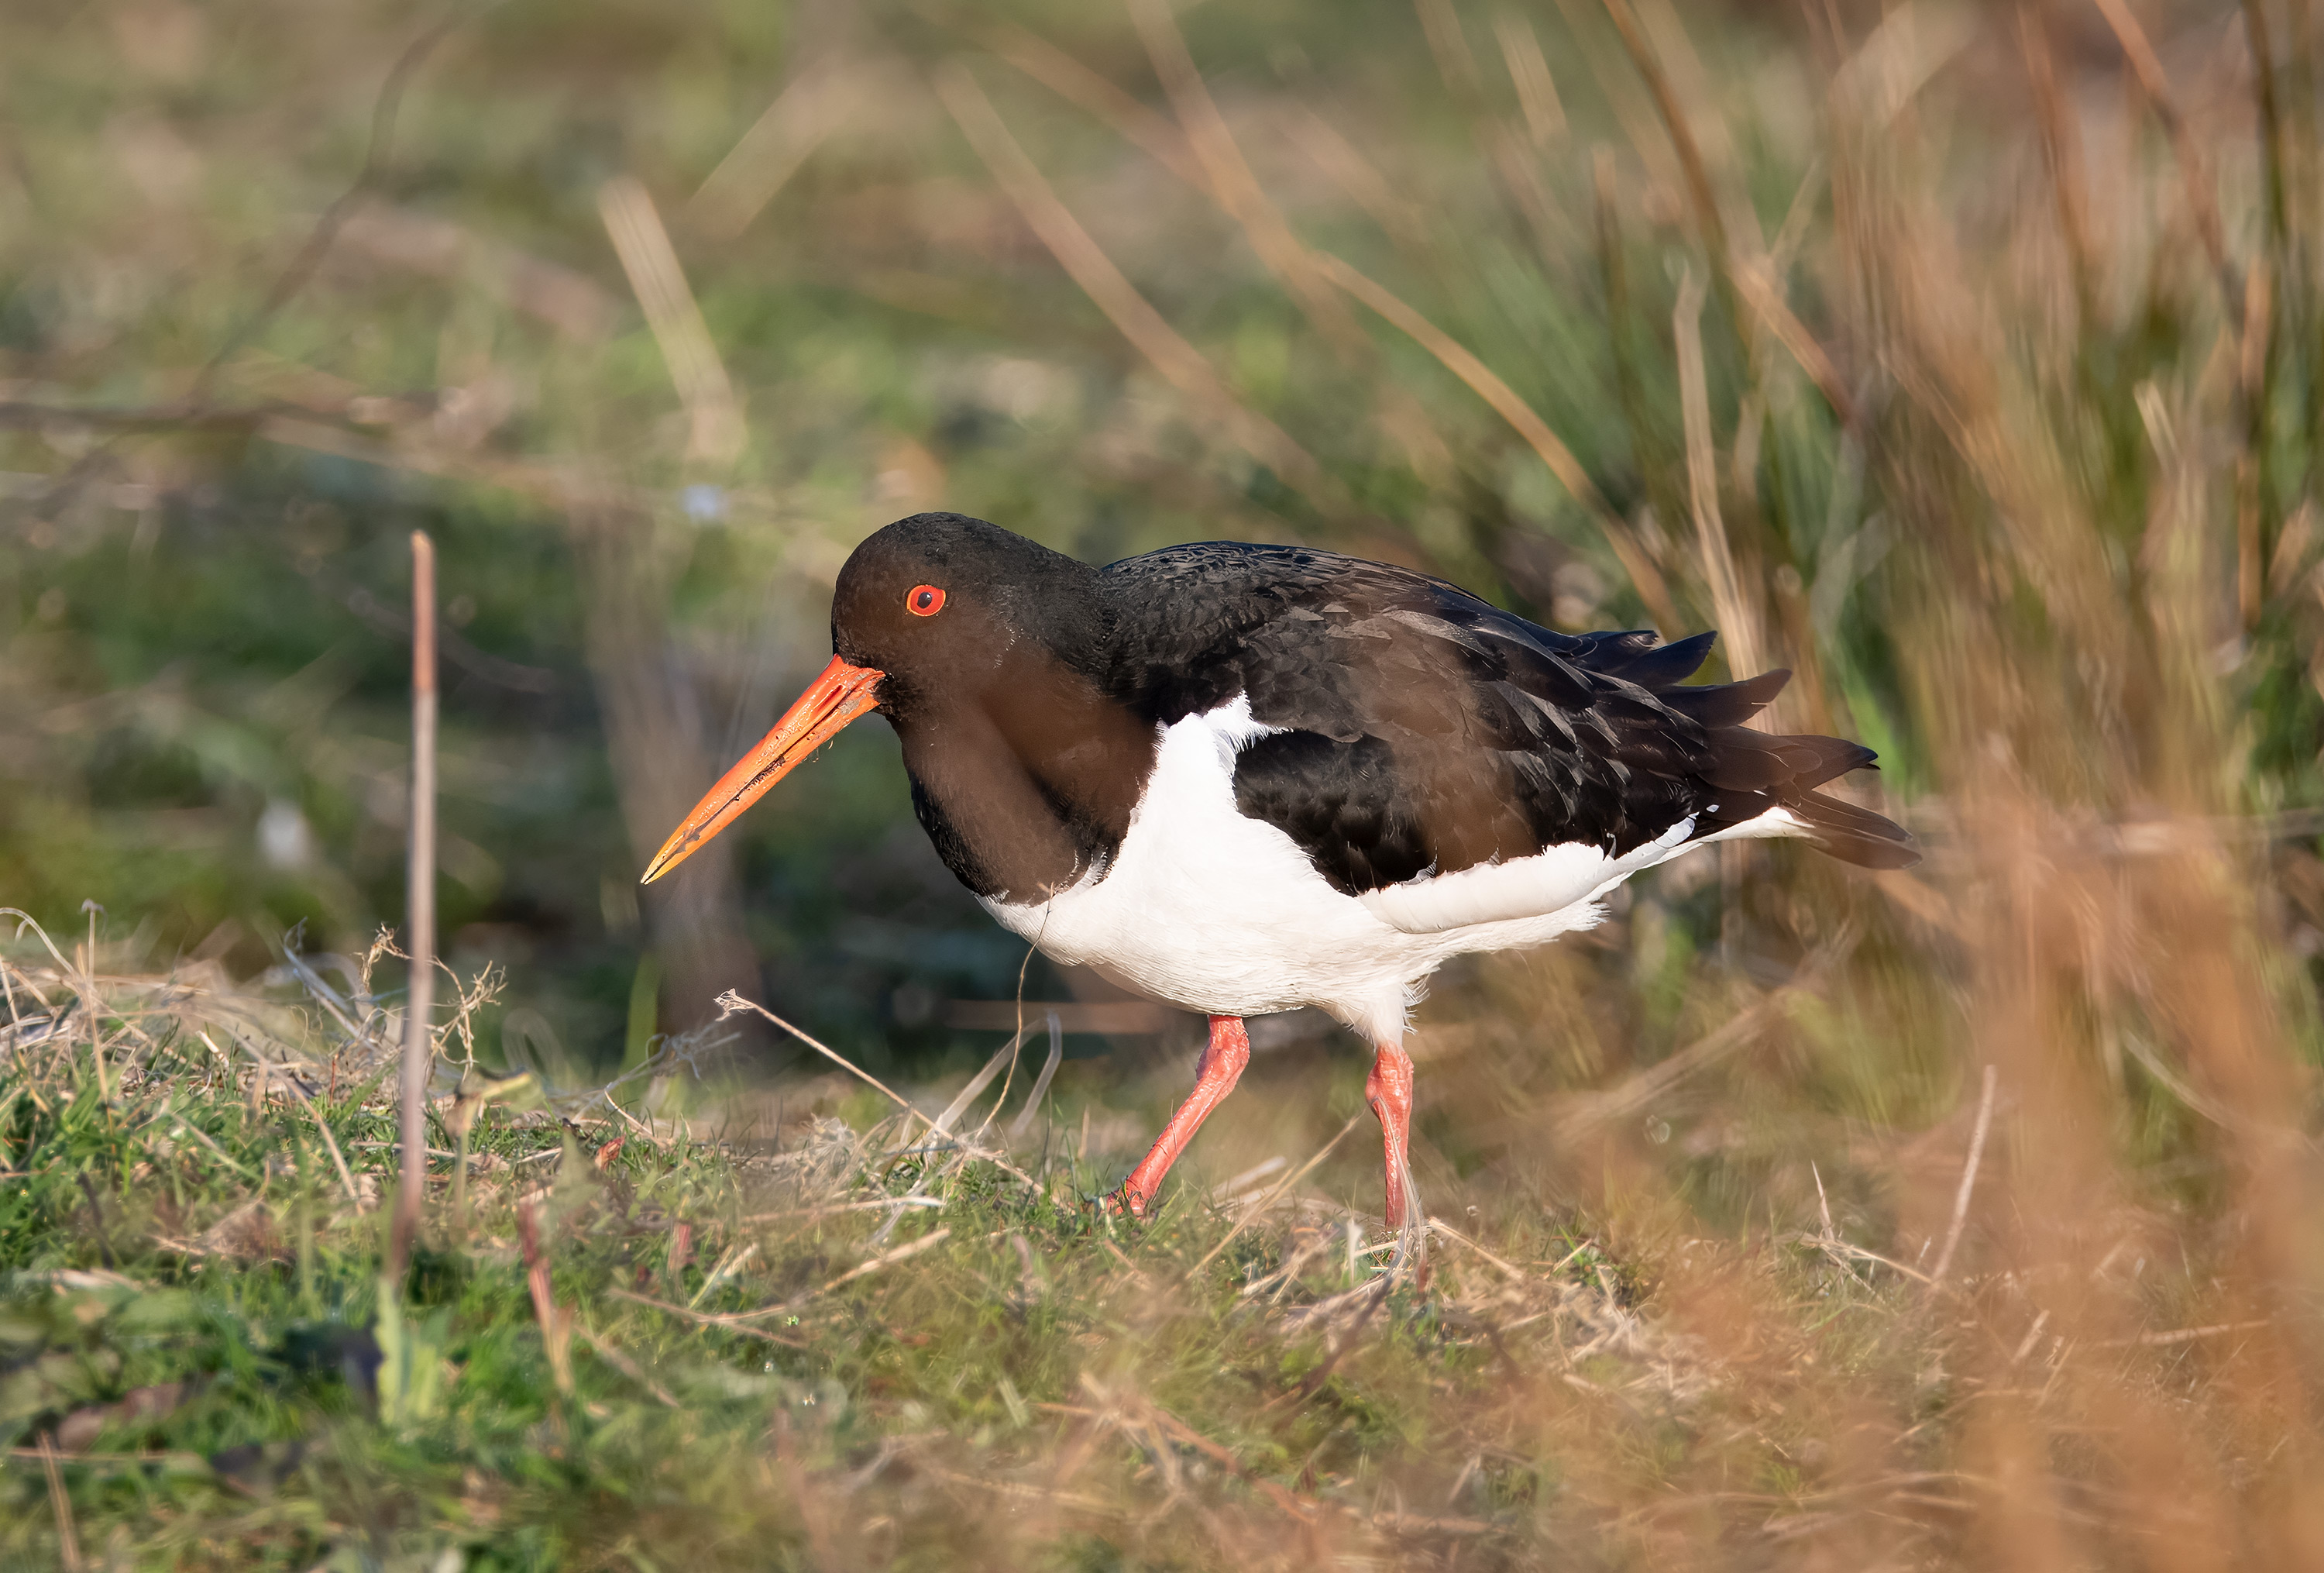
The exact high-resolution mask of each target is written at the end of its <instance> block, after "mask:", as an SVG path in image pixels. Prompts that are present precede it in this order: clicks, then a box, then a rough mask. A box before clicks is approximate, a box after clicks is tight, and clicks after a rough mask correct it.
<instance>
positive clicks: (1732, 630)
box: [1671, 269, 1771, 726]
mask: <svg viewBox="0 0 2324 1573" xmlns="http://www.w3.org/2000/svg"><path fill="white" fill-rule="evenodd" d="M1671 336H1672V340H1673V342H1674V345H1675V346H1676V347H1677V360H1678V386H1679V409H1680V412H1681V413H1682V415H1683V417H1684V423H1685V429H1686V479H1687V501H1688V504H1689V505H1690V511H1691V512H1692V515H1693V518H1694V541H1695V550H1696V552H1697V555H1698V557H1699V559H1700V560H1701V565H1702V576H1703V578H1704V579H1705V581H1707V582H1708V584H1709V586H1710V588H1711V611H1712V613H1713V614H1714V617H1715V621H1716V624H1717V626H1718V628H1719V634H1720V639H1721V640H1723V641H1724V642H1725V643H1726V645H1727V667H1728V670H1729V671H1731V672H1733V673H1735V674H1736V675H1737V676H1738V677H1740V676H1742V675H1744V674H1746V673H1748V672H1757V671H1764V670H1766V664H1767V663H1766V659H1765V658H1766V650H1765V647H1764V642H1763V640H1762V639H1761V636H1760V633H1759V610H1758V606H1757V598H1756V597H1754V598H1753V599H1750V600H1747V599H1745V598H1744V594H1743V581H1742V577H1741V576H1740V575H1739V574H1738V572H1737V571H1736V568H1735V552H1734V549H1733V547H1731V546H1730V545H1729V542H1728V539H1727V524H1726V522H1725V521H1724V520H1723V519H1722V518H1721V517H1720V511H1719V456H1718V454H1717V452H1716V450H1715V449H1713V447H1712V441H1711V395H1710V392H1709V384H1707V383H1706V382H1705V381H1704V378H1703V375H1702V285H1701V282H1700V281H1699V280H1697V279H1696V278H1695V276H1694V273H1693V271H1692V269H1689V270H1688V271H1687V273H1686V274H1685V276H1684V277H1683V278H1682V279H1681V280H1680V281H1679V290H1678V303H1677V304H1676V305H1675V306H1674V307H1673V308H1672V310H1671ZM1763 714H1764V713H1763ZM1752 719H1753V720H1754V721H1756V722H1759V723H1760V724H1761V725H1762V726H1767V725H1770V724H1771V723H1770V722H1769V721H1767V720H1765V719H1763V718H1762V717H1752Z"/></svg>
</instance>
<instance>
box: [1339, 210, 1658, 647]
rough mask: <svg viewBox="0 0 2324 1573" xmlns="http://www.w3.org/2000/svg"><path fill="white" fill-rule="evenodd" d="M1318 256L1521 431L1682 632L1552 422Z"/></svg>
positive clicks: (1650, 571)
mask: <svg viewBox="0 0 2324 1573" xmlns="http://www.w3.org/2000/svg"><path fill="white" fill-rule="evenodd" d="M1314 258H1315V263H1316V265H1317V267H1318V268H1320V269H1321V270H1322V272H1323V276H1324V277H1325V278H1328V279H1329V280H1331V281H1332V282H1333V283H1334V284H1337V285H1338V286H1339V287H1340V288H1341V289H1342V290H1345V291H1347V292H1348V293H1350V294H1351V295H1353V296H1354V297H1355V298H1356V299H1357V300H1359V301H1362V302H1363V303H1364V304H1365V305H1367V306H1369V307H1370V308H1371V309H1372V310H1374V311H1377V312H1379V314H1380V316H1382V317H1383V318H1386V319H1388V322H1389V323H1390V324H1391V325H1392V326H1394V327H1395V328H1397V329H1399V330H1400V331H1401V332H1403V333H1404V334H1406V336H1407V337H1409V338H1411V339H1412V340H1413V341H1414V342H1415V343H1416V344H1418V345H1419V346H1420V347H1422V348H1423V349H1425V350H1426V351H1428V353H1429V354H1431V355H1433V356H1435V357H1436V358H1437V360H1438V361H1439V362H1441V363H1442V364H1443V366H1444V369H1445V370H1447V371H1449V372H1451V373H1452V375H1454V376H1456V377H1459V378H1460V379H1461V380H1462V382H1464V383H1466V384H1469V386H1470V388H1471V390H1473V391H1474V392H1475V393H1476V394H1477V396H1478V397H1479V398H1481V399H1483V400H1484V401H1485V403H1488V404H1490V405H1491V406H1492V407H1493V409H1494V411H1495V412H1497V413H1498V414H1499V416H1500V417H1501V419H1502V420H1504V421H1508V423H1509V424H1510V426H1512V427H1513V428H1515V429H1516V430H1517V435H1518V436H1520V437H1522V438H1524V439H1525V440H1526V445H1527V446H1528V447H1530V448H1531V449H1533V450H1534V452H1535V454H1537V455H1538V456H1539V457H1540V458H1541V461H1542V463H1543V464H1545V465H1546V466H1548V467H1549V472H1550V474H1552V475H1554V476H1555V477H1557V479H1558V484H1559V485H1561V486H1563V487H1565V489H1566V491H1567V492H1568V493H1569V494H1570V495H1572V498H1573V500H1574V501H1575V502H1577V503H1579V504H1582V507H1583V508H1584V509H1586V510H1588V512H1589V513H1590V514H1591V517H1592V518H1593V519H1594V520H1595V521H1596V522H1597V524H1598V528H1599V530H1600V533H1602V534H1603V535H1604V536H1605V538H1606V542H1607V544H1608V545H1609V546H1610V547H1612V548H1613V550H1614V554H1615V555H1616V556H1617V557H1618V558H1619V559H1620V560H1621V563H1622V568H1623V570H1624V571H1625V572H1627V573H1628V575H1629V576H1630V582H1631V583H1632V584H1633V585H1634V586H1635V587H1637V591H1638V595H1639V597H1641V598H1642V599H1644V600H1645V601H1646V606H1647V608H1648V609H1649V610H1650V611H1652V612H1653V613H1654V614H1655V617H1656V618H1658V619H1660V620H1661V622H1662V625H1663V626H1664V627H1665V628H1673V629H1674V628H1677V627H1680V626H1682V625H1683V620H1682V619H1681V618H1680V616H1679V615H1678V608H1677V606H1675V604H1674V603H1673V602H1672V600H1671V598H1670V591H1669V589H1668V588H1666V587H1665V585H1664V582H1663V577H1662V574H1661V572H1660V570H1658V569H1656V568H1655V566H1654V563H1653V561H1652V560H1650V559H1649V558H1648V557H1647V556H1646V551H1645V550H1644V549H1643V548H1642V547H1640V546H1639V544H1638V543H1637V541H1636V540H1635V539H1634V538H1633V537H1632V535H1631V533H1630V531H1629V528H1628V526H1627V525H1625V524H1624V523H1622V522H1621V520H1620V519H1619V518H1618V517H1617V516H1616V515H1615V514H1614V512H1613V510H1612V509H1611V508H1610V507H1609V505H1608V504H1607V502H1606V499H1605V497H1604V495H1602V494H1600V491H1599V490H1598V486H1597V483H1596V482H1594V481H1592V480H1591V478H1590V476H1589V472H1587V471H1586V470H1584V469H1583V468H1582V465H1581V462H1580V461H1579V460H1577V459H1576V458H1574V457H1573V450H1572V449H1570V448H1568V447H1566V446H1565V444H1564V443H1563V441H1561V440H1559V438H1558V436H1557V433H1556V432H1554V431H1552V430H1550V429H1549V424H1548V422H1546V421H1544V420H1542V418H1541V417H1540V416H1539V415H1538V414H1536V413H1535V411H1534V409H1533V407H1532V406H1531V405H1529V404H1527V403H1526V402H1525V401H1524V400H1523V399H1521V398H1519V397H1518V396H1517V392H1516V390H1514V389H1512V388H1511V387H1510V386H1509V385H1508V384H1507V383H1505V382H1503V381H1502V380H1501V379H1500V378H1499V376H1497V375H1494V373H1493V370H1492V368H1491V367H1489V366H1488V365H1485V363H1484V362H1483V361H1481V360H1479V359H1478V358H1477V356H1475V355H1473V354H1472V353H1471V352H1470V350H1469V349H1468V348H1466V347H1464V346H1462V344H1461V343H1460V342H1459V341H1457V340H1456V339H1454V338H1452V336H1451V335H1450V334H1447V333H1445V332H1444V331H1443V329H1442V328H1438V327H1437V326H1436V325H1435V324H1434V323H1433V322H1431V321H1429V320H1428V319H1426V318H1425V317H1424V316H1422V315H1421V314H1420V313H1419V312H1417V311H1416V310H1413V309H1412V308H1411V307H1410V306H1407V305H1406V304H1405V302H1404V301H1401V300H1399V299H1397V296H1396V295H1394V294H1393V293H1391V292H1390V291H1388V290H1385V289H1383V288H1381V287H1380V286H1379V284H1376V283H1374V282H1372V281H1371V280H1370V279H1369V278H1366V277H1365V276H1364V275H1363V274H1362V273H1358V272H1357V271H1356V270H1355V269H1354V268H1352V267H1351V266H1349V265H1348V264H1346V263H1344V262H1342V261H1341V260H1340V259H1339V258H1338V257H1336V256H1333V254H1330V253H1329V252H1317V253H1315V254H1314Z"/></svg>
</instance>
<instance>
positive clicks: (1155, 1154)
mask: <svg viewBox="0 0 2324 1573" xmlns="http://www.w3.org/2000/svg"><path fill="white" fill-rule="evenodd" d="M1249 1064H1250V1033H1249V1032H1245V1031H1244V1030H1243V1024H1242V1018H1241V1017H1240V1016H1213V1017H1212V1018H1211V1041H1210V1042H1209V1044H1208V1045H1206V1046H1205V1047H1204V1048H1203V1063H1202V1068H1201V1069H1199V1070H1197V1071H1196V1072H1195V1073H1194V1091H1193V1092H1190V1093H1188V1094H1187V1095H1186V1101H1185V1103H1182V1104H1180V1105H1179V1106H1178V1112H1177V1113H1176V1114H1175V1115H1171V1116H1170V1123H1169V1124H1167V1125H1165V1126H1163V1127H1162V1134H1161V1135H1160V1136H1159V1137H1157V1139H1156V1141H1155V1143H1154V1147H1153V1150H1152V1151H1151V1152H1148V1153H1147V1154H1146V1156H1145V1157H1144V1158H1142V1159H1140V1160H1139V1164H1138V1167H1137V1168H1135V1169H1133V1170H1130V1178H1129V1179H1128V1180H1124V1181H1123V1182H1122V1187H1121V1189H1120V1190H1119V1191H1117V1192H1115V1193H1114V1194H1115V1198H1116V1200H1117V1201H1118V1203H1119V1205H1120V1206H1122V1207H1125V1208H1128V1209H1129V1210H1130V1211H1131V1212H1133V1213H1135V1214H1137V1215H1138V1216H1139V1217H1145V1216H1146V1209H1147V1208H1148V1206H1150V1205H1151V1204H1152V1202H1153V1200H1154V1197H1155V1193H1156V1192H1157V1191H1159V1190H1160V1189H1162V1177H1163V1176H1164V1175H1165V1174H1167V1173H1169V1172H1170V1165H1172V1164H1173V1163H1176V1161H1178V1154H1179V1153H1181V1152H1185V1150H1186V1143H1189V1142H1191V1141H1193V1140H1194V1133H1195V1132H1196V1131H1198V1130H1200V1129H1201V1128H1202V1124H1203V1121H1204V1120H1206V1119H1208V1118H1209V1117H1210V1113H1211V1111H1212V1110H1213V1109H1214V1108H1216V1107H1218V1106H1219V1104H1220V1103H1221V1102H1222V1100H1223V1099H1224V1098H1225V1097H1226V1096H1227V1094H1229V1093H1231V1092H1232V1091H1233V1090H1234V1086H1235V1083H1236V1082H1238V1081H1240V1080H1241V1079H1242V1068H1243V1067H1244V1066H1246V1065H1249ZM1406 1080H1407V1081H1409V1080H1410V1076H1409V1073H1408V1072H1407V1074H1406Z"/></svg>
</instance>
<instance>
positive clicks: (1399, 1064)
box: [1364, 1043, 1412, 1229]
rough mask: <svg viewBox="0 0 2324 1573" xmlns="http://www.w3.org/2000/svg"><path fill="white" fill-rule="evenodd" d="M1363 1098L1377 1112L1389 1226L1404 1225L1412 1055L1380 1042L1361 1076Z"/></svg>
mask: <svg viewBox="0 0 2324 1573" xmlns="http://www.w3.org/2000/svg"><path fill="white" fill-rule="evenodd" d="M1364 1098H1365V1101H1366V1102H1368V1103H1369V1104H1370V1105H1371V1106H1372V1113H1373V1114H1375V1115H1379V1123H1380V1147H1381V1150H1382V1156H1383V1159H1384V1161H1385V1162H1386V1164H1387V1168H1388V1227H1389V1228H1391V1229H1400V1228H1402V1227H1403V1226H1404V1221H1405V1220H1404V1200H1405V1178H1406V1175H1408V1174H1409V1173H1410V1172H1411V1168H1410V1162H1411V1160H1410V1157H1409V1154H1410V1152H1411V1151H1412V1139H1411V1133H1412V1057H1411V1056H1410V1055H1408V1054H1406V1052H1405V1051H1404V1050H1403V1049H1401V1048H1400V1047H1398V1046H1397V1045H1396V1044H1394V1043H1383V1044H1381V1045H1380V1046H1379V1054H1378V1055H1377V1056H1376V1057H1374V1059H1373V1060H1372V1073H1371V1075H1369V1076H1368V1077H1366V1078H1364Z"/></svg>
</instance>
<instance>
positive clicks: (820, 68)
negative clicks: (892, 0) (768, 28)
mask: <svg viewBox="0 0 2324 1573" xmlns="http://www.w3.org/2000/svg"><path fill="white" fill-rule="evenodd" d="M880 86H881V84H880V83H879V82H878V81H877V80H876V79H874V77H873V75H872V73H871V72H870V71H868V70H866V69H864V68H863V67H862V66H861V65H860V64H858V63H857V62H854V61H852V60H821V61H817V62H816V64H814V65H811V66H808V67H807V69H804V70H802V71H800V72H799V74H798V76H797V77H795V78H793V79H791V82H790V84H789V85H788V87H786V88H784V89H783V90H782V91H781V92H780V93H779V94H778V95H776V97H775V101H774V102H773V103H771V104H770V105H768V106H767V107H766V110H765V112H764V113H763V114H761V116H759V117H758V119H756V120H754V121H752V123H751V128H750V129H749V130H748V131H746V132H744V133H743V134H742V136H741V137H740V138H739V139H738V140H737V141H736V142H735V143H734V145H733V147H732V148H731V149H729V150H728V152H727V153H726V156H725V157H724V158H723V159H721V160H719V161H718V166H717V168H715V169H714V170H712V171H710V173H709V174H708V175H707V176H705V178H704V180H703V182H702V184H701V186H700V187H698V188H697V189H696V191H695V193H694V195H693V197H692V198H691V199H688V200H687V205H686V217H687V220H688V221H689V222H691V223H692V224H693V225H695V226H696V227H697V228H698V229H699V230H700V231H701V232H702V233H703V234H705V235H709V236H715V237H716V238H718V239H720V240H732V239H733V238H734V237H735V236H738V235H740V234H742V231H743V230H745V229H747V228H749V227H750V226H751V221H752V219H754V218H756V217H758V216H759V215H760V214H761V213H762V212H764V211H765V210H766V207H767V204H768V203H770V202H771V201H773V200H774V199H775V197H776V194H777V193H779V191H781V190H782V189H783V186H784V184H785V183H786V182H787V181H788V180H790V178H791V176H793V175H794V174H797V173H798V168H799V166H800V165H801V164H803V163H805V162H807V160H808V159H809V158H811V157H812V156H814V153H815V151H816V149H817V148H818V147H821V146H822V145H823V143H824V140H825V138H826V137H828V136H830V135H831V134H832V133H833V132H835V131H836V130H837V129H838V128H839V127H840V125H842V124H843V123H844V121H845V120H846V118H847V116H848V114H849V112H850V111H851V110H852V109H853V106H855V105H856V104H858V103H860V102H862V101H863V99H864V98H865V97H867V96H868V95H870V94H871V93H875V92H877V91H878V90H879V88H880ZM616 244H617V245H618V244H619V241H618V239H617V240H616ZM622 265H623V266H624V267H625V268H626V267H628V266H629V259H628V256H627V255H626V254H624V256H623V258H622ZM636 279H637V274H636V272H635V270H632V272H631V282H632V285H633V286H634V284H635V283H636ZM640 298H641V300H642V299H643V294H642V291H641V296H640ZM654 331H655V332H656V333H657V334H659V332H660V331H661V329H660V328H659V326H657V327H656V328H655V329H654Z"/></svg>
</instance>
